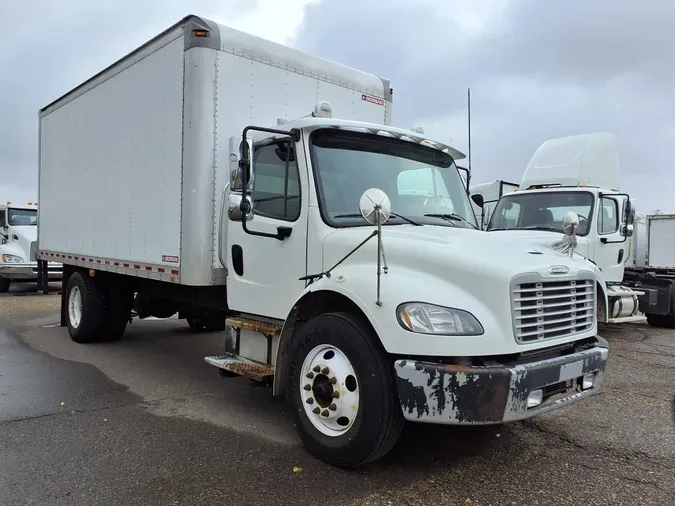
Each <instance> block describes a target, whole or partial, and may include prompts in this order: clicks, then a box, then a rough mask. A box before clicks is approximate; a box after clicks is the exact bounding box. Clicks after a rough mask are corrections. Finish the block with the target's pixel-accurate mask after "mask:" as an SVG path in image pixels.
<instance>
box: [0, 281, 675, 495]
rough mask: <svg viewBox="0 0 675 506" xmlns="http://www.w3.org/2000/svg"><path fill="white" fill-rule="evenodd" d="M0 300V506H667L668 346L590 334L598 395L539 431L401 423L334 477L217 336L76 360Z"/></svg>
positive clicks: (625, 333) (49, 315)
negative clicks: (217, 363) (213, 361)
mask: <svg viewBox="0 0 675 506" xmlns="http://www.w3.org/2000/svg"><path fill="white" fill-rule="evenodd" d="M32 290H34V286H32V287H31V286H30V285H28V286H26V287H20V292H23V293H19V292H18V291H17V290H16V289H13V292H14V293H10V294H8V295H3V296H0V504H1V505H15V504H16V505H19V504H21V505H22V504H40V505H42V504H49V505H60V504H68V505H80V504H82V505H91V504H120V505H122V504H124V505H128V504H148V505H150V504H161V505H172V504H181V505H182V504H200V505H209V504H224V505H226V504H232V505H258V504H260V505H266V506H267V505H276V504H283V505H286V504H288V505H321V506H330V505H399V504H400V505H427V504H428V505H432V504H433V505H442V504H449V505H454V504H457V505H460V504H462V505H466V504H472V505H502V504H504V505H526V504H528V505H529V504H532V505H553V504H574V505H581V504H584V505H591V504H630V505H636V504H641V505H642V504H675V331H664V330H655V329H651V328H649V327H647V326H645V325H635V324H625V325H622V326H614V327H608V328H605V329H602V331H601V334H602V335H603V336H604V337H605V338H606V339H608V340H609V342H610V345H611V349H610V362H609V365H608V371H607V378H606V387H605V389H604V391H603V392H602V393H601V394H599V395H597V396H594V397H593V398H591V399H588V400H586V401H585V402H582V403H578V404H576V405H574V406H570V407H568V408H566V409H564V410H562V411H558V412H555V413H550V414H546V415H543V416H541V417H539V418H536V419H534V420H529V421H526V422H519V423H514V424H509V425H505V426H502V427H488V428H479V427H477V428H473V427H472V428H460V429H457V428H446V427H436V426H426V425H413V426H410V428H409V429H408V430H407V431H406V433H405V434H404V436H403V438H402V440H401V441H400V443H399V445H398V446H397V447H396V448H395V449H394V450H393V451H392V452H391V453H390V454H389V455H388V456H386V457H385V458H383V459H382V460H380V461H378V462H376V463H374V464H373V465H370V466H368V467H366V468H364V469H359V470H356V471H343V470H339V469H335V468H331V467H330V466H327V465H325V464H323V463H322V462H320V461H317V460H315V459H313V458H312V457H310V456H308V455H307V454H306V453H305V452H304V450H303V448H302V447H301V446H300V444H299V440H298V437H297V436H296V434H295V432H294V429H293V427H292V424H291V422H290V420H289V417H288V416H287V409H286V406H285V405H284V403H283V401H281V400H278V399H273V398H272V397H271V393H270V390H269V389H267V388H264V387H262V388H261V387H258V388H253V387H251V386H250V384H249V383H248V381H246V380H244V379H241V378H234V379H232V378H221V377H220V376H219V375H218V374H217V372H216V371H215V370H214V369H213V368H212V367H210V366H208V365H206V364H205V363H204V361H203V357H204V356H205V355H209V354H214V353H217V352H218V351H220V349H221V341H220V338H219V336H218V334H217V333H213V334H197V335H196V334H192V333H191V332H189V330H188V326H187V324H186V323H185V322H184V321H178V320H163V321H161V320H155V321H144V322H139V321H134V323H133V324H132V325H131V326H130V327H129V330H128V333H127V335H126V337H125V339H123V340H122V341H121V342H118V343H108V344H96V345H78V344H76V343H74V342H72V341H71V340H70V338H69V336H68V333H67V331H66V330H65V329H63V328H60V327H58V308H59V296H58V295H49V296H42V295H37V294H35V293H34V292H32Z"/></svg>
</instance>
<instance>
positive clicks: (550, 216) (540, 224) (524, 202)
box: [487, 191, 593, 235]
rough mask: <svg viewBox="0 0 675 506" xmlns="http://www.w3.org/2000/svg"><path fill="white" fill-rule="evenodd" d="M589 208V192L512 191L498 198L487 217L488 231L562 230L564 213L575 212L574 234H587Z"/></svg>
mask: <svg viewBox="0 0 675 506" xmlns="http://www.w3.org/2000/svg"><path fill="white" fill-rule="evenodd" d="M592 209H593V194H591V193H590V192H584V191H579V192H571V191H566V192H551V191H549V192H541V193H527V192H523V193H516V194H512V195H508V196H505V197H502V198H501V199H500V200H499V202H498V203H497V206H496V207H495V210H494V212H493V213H492V218H491V219H490V224H489V225H488V228H487V229H488V230H551V231H554V232H560V233H563V229H562V222H563V218H564V217H565V215H566V214H567V213H568V212H570V211H574V212H575V213H577V214H578V215H579V228H578V229H577V235H586V234H588V221H589V216H590V215H591V210H592Z"/></svg>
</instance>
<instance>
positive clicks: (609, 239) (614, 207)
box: [593, 195, 631, 282]
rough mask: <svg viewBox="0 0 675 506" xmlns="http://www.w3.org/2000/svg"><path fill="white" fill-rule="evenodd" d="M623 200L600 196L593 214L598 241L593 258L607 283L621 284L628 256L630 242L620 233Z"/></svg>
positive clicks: (610, 196)
mask: <svg viewBox="0 0 675 506" xmlns="http://www.w3.org/2000/svg"><path fill="white" fill-rule="evenodd" d="M625 200H626V198H625V197H624V196H622V195H604V196H601V197H599V198H598V201H597V205H596V211H595V213H594V214H595V216H596V218H595V222H596V225H595V228H596V233H597V235H598V237H599V241H597V242H596V244H595V250H594V252H593V258H594V260H595V263H596V264H597V266H598V267H599V268H600V270H602V273H603V275H604V277H605V281H608V282H611V281H615V282H621V280H622V279H623V271H624V263H625V261H626V260H627V258H628V255H629V254H630V246H631V243H630V240H627V239H626V238H625V237H624V236H623V235H622V233H621V230H622V228H623V227H622V221H623V219H622V213H623V209H624V202H625Z"/></svg>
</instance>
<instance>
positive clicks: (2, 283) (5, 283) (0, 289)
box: [0, 278, 11, 293]
mask: <svg viewBox="0 0 675 506" xmlns="http://www.w3.org/2000/svg"><path fill="white" fill-rule="evenodd" d="M10 284H11V280H9V279H7V278H0V293H8V292H9V285H10Z"/></svg>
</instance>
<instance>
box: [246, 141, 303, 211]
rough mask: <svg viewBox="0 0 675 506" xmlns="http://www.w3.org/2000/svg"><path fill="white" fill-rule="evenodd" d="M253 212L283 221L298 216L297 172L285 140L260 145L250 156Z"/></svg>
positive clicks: (293, 153) (293, 158)
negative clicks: (252, 177)
mask: <svg viewBox="0 0 675 506" xmlns="http://www.w3.org/2000/svg"><path fill="white" fill-rule="evenodd" d="M253 160H254V167H255V181H254V190H253V192H251V193H252V197H253V212H254V213H255V214H259V215H261V216H267V217H269V218H275V219H278V220H283V221H295V220H297V219H298V218H299V217H300V175H299V173H298V164H297V161H296V159H295V148H294V147H293V144H291V143H289V142H280V143H275V144H268V145H266V146H261V147H259V148H257V149H256V150H255V154H254V156H253Z"/></svg>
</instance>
